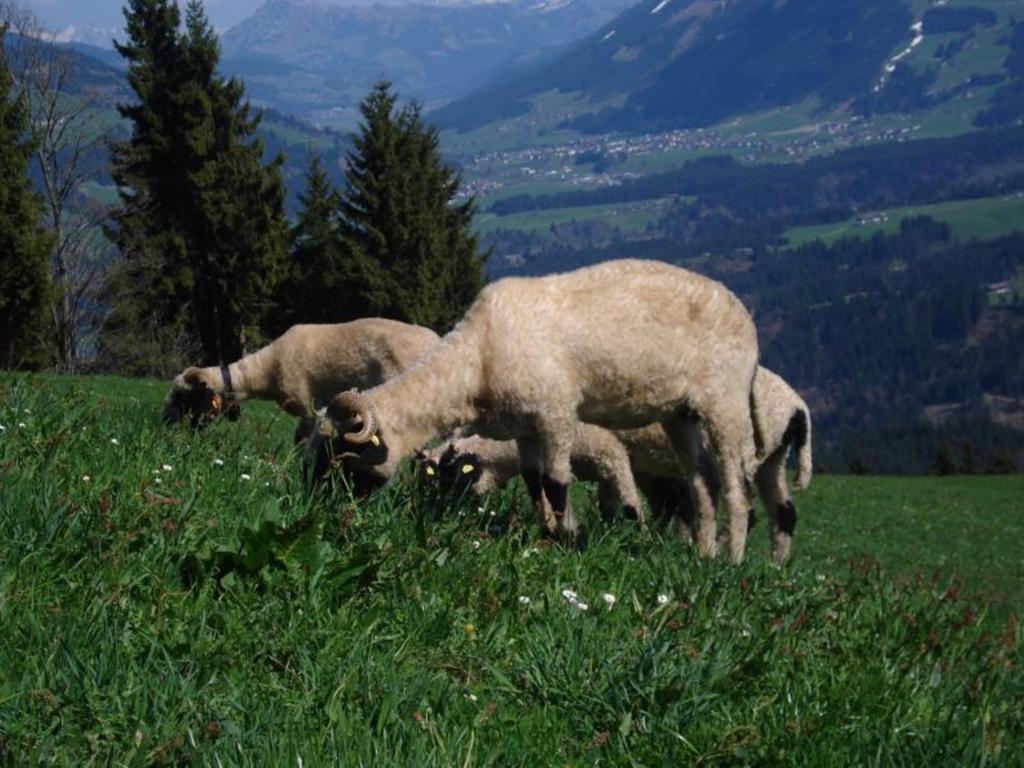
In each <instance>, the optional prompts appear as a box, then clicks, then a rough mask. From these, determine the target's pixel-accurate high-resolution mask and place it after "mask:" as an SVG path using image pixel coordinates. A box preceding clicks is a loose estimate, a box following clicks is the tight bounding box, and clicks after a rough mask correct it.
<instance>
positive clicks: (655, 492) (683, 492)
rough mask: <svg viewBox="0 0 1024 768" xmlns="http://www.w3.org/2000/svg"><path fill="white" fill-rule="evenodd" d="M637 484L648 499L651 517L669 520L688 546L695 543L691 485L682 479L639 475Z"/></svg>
mask: <svg viewBox="0 0 1024 768" xmlns="http://www.w3.org/2000/svg"><path fill="white" fill-rule="evenodd" d="M636 484H637V486H638V487H639V489H640V491H641V492H642V493H643V494H644V496H646V497H647V506H648V507H650V510H651V517H652V518H653V519H655V520H658V519H667V520H668V521H669V525H670V526H671V527H672V529H673V530H674V531H675V532H676V533H678V534H679V535H680V536H682V537H683V539H684V540H685V541H686V543H687V544H692V543H693V530H694V511H693V502H692V500H691V498H690V489H689V485H688V484H687V483H686V482H685V481H684V480H683V479H682V478H680V479H670V478H667V477H654V476H653V475H645V474H638V475H637V476H636Z"/></svg>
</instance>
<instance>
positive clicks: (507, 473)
mask: <svg viewBox="0 0 1024 768" xmlns="http://www.w3.org/2000/svg"><path fill="white" fill-rule="evenodd" d="M416 460H417V463H418V464H419V465H420V466H421V467H422V468H423V470H424V471H425V472H426V473H427V474H428V475H430V476H432V477H433V478H434V479H435V480H436V481H437V482H438V483H439V485H440V486H441V487H442V488H444V489H456V488H459V489H461V488H466V487H468V488H470V489H471V490H472V491H473V493H474V494H476V495H477V496H482V495H484V494H485V493H489V492H490V491H494V490H497V489H499V488H501V487H503V486H504V485H505V484H506V483H507V482H508V481H509V480H511V479H512V478H513V477H515V476H516V475H518V474H519V473H520V467H519V448H518V447H517V446H516V441H515V440H488V439H487V438H485V437H480V436H479V435H472V436H470V437H462V438H459V439H457V440H452V441H451V442H447V443H443V444H442V445H441V446H439V447H437V448H432V449H429V450H425V451H420V452H419V453H418V454H416ZM571 463H572V472H573V475H575V477H576V479H578V480H587V481H592V482H596V483H597V484H598V500H599V505H600V508H601V512H602V514H603V515H604V516H605V517H606V518H609V517H610V516H611V515H612V513H614V512H615V510H616V508H617V507H618V506H620V505H621V506H622V507H623V510H624V511H625V514H626V516H627V517H629V518H631V519H635V520H637V522H638V523H639V524H640V525H641V526H643V525H644V524H645V521H644V516H643V507H642V506H641V504H640V495H639V493H638V492H637V489H636V484H635V483H634V480H633V473H632V471H631V469H630V466H629V457H628V456H627V454H626V451H625V449H624V448H623V446H622V443H620V442H619V441H618V439H616V437H615V435H614V433H612V432H610V431H608V430H606V429H602V428H601V427H596V426H594V425H592V424H581V425H580V426H579V431H578V433H577V436H576V440H575V442H574V443H573V447H572V458H571Z"/></svg>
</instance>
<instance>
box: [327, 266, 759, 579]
mask: <svg viewBox="0 0 1024 768" xmlns="http://www.w3.org/2000/svg"><path fill="white" fill-rule="evenodd" d="M756 367H757V333H756V331H755V329H754V323H753V321H752V320H751V317H750V314H749V313H748V312H747V310H746V309H745V308H744V306H743V304H742V303H741V302H740V301H739V299H737V298H736V297H735V296H734V295H733V294H732V293H731V292H730V291H729V290H728V289H726V288H725V286H723V285H722V284H721V283H718V282H716V281H714V280H710V279H708V278H706V277H703V276H701V275H698V274H696V273H693V272H689V271H687V270H685V269H681V268H679V267H673V266H671V265H668V264H664V263H660V262H655V261H640V260H631V259H630V260H622V261H610V262H605V263H602V264H598V265H595V266H592V267H585V268H583V269H580V270H577V271H575V272H569V273H565V274H558V275H549V276H547V277H538V278H506V279H504V280H500V281H498V282H496V283H492V284H491V285H489V286H487V287H485V288H484V289H483V290H482V291H481V292H480V295H479V296H478V297H477V299H476V301H474V303H473V305H472V306H471V307H470V308H469V311H468V312H467V313H466V316H465V317H464V318H463V319H462V321H461V322H460V323H459V324H458V325H457V326H456V328H455V329H454V330H453V331H452V332H451V333H449V334H448V335H447V336H446V337H445V338H444V339H442V341H441V343H440V344H439V345H437V346H436V347H435V348H434V349H433V350H432V351H431V352H430V353H429V354H428V355H427V357H425V358H424V359H422V360H421V361H420V362H419V363H418V364H417V365H415V366H413V368H411V369H410V370H409V371H407V372H406V373H404V374H402V375H400V376H398V377H396V378H395V379H392V380H391V381H388V382H386V383H384V384H382V385H380V386H377V387H374V388H373V389H371V390H369V391H367V392H363V393H358V392H344V393H341V394H339V395H338V396H336V397H335V398H333V399H332V400H331V401H330V403H329V404H328V406H327V412H326V416H327V418H325V419H324V420H323V421H322V422H321V426H320V430H319V431H320V435H321V442H326V443H329V444H330V446H331V448H332V449H333V450H334V452H335V455H336V456H338V457H339V458H340V459H342V460H344V461H345V462H346V463H347V464H351V465H352V467H353V468H354V469H355V470H356V471H357V472H362V473H369V474H371V475H374V476H376V477H378V478H381V479H388V478H390V477H392V476H393V474H394V472H395V470H396V469H397V467H398V464H399V462H400V461H401V460H402V459H403V458H404V457H406V456H408V455H409V454H411V453H412V452H413V451H415V450H416V449H417V448H419V447H421V446H422V445H424V444H425V443H426V442H427V441H428V440H430V439H431V438H432V437H434V436H436V435H439V434H444V433H446V432H448V431H450V430H451V429H452V428H454V427H456V426H459V425H472V428H473V431H475V432H476V433H477V434H480V435H482V436H485V437H490V438H496V439H515V440H516V441H517V443H518V446H519V454H520V458H521V461H522V466H523V475H524V478H525V480H526V482H527V487H528V488H529V490H530V494H531V497H532V498H533V499H534V501H535V504H537V506H538V509H540V510H541V511H543V509H544V506H543V505H544V504H545V501H546V503H549V504H550V507H551V510H552V512H553V514H554V516H555V521H556V527H557V529H558V530H557V532H559V533H566V534H569V535H575V533H576V524H575V521H574V520H573V519H572V514H571V509H570V507H569V503H568V486H569V482H570V480H571V467H570V456H571V450H572V444H573V441H574V439H575V432H576V425H577V424H578V423H579V422H580V421H583V422H587V423H594V424H598V425H600V426H604V427H608V428H631V427H637V426H640V425H643V424H648V423H651V422H659V423H661V424H662V425H663V426H664V428H665V431H666V433H667V434H668V436H669V439H670V441H671V442H672V445H673V446H674V447H675V448H676V450H677V453H678V454H679V456H680V458H681V460H683V461H686V460H688V459H689V457H692V456H696V455H698V453H697V451H698V450H699V449H695V448H693V444H694V443H695V442H699V436H700V430H699V428H698V427H697V421H698V419H699V420H700V423H701V424H702V425H703V427H704V429H705V431H706V433H707V436H708V444H709V447H710V455H711V457H712V459H713V461H714V462H715V464H716V467H717V469H718V476H719V477H720V479H721V482H722V489H723V496H724V498H725V503H726V506H727V508H728V510H729V526H728V529H729V547H730V556H731V558H732V560H733V561H734V562H740V561H741V560H742V558H743V549H744V545H745V541H746V532H747V501H746V495H745V487H744V485H745V481H746V480H747V479H748V478H752V472H753V467H754V463H755V434H754V428H753V423H752V414H751V387H752V385H753V379H754V372H755V369H756ZM687 475H688V476H689V477H691V478H692V482H693V484H694V486H695V491H696V492H697V495H698V499H699V503H705V501H704V496H705V495H706V493H702V492H701V488H700V485H701V479H700V477H699V476H697V475H696V473H693V472H688V473H687ZM706 517H707V516H706V515H702V516H700V520H706ZM716 544H717V542H716V540H715V535H714V531H713V530H710V531H708V530H698V548H699V550H700V551H701V552H702V553H703V554H705V555H712V554H714V552H715V550H716Z"/></svg>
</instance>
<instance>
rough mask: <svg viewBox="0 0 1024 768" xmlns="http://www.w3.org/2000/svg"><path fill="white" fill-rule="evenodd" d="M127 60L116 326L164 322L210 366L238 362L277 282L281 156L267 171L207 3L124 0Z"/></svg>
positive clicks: (118, 163)
mask: <svg viewBox="0 0 1024 768" xmlns="http://www.w3.org/2000/svg"><path fill="white" fill-rule="evenodd" d="M125 15H126V19H127V31H128V37H129V42H128V43H126V44H124V45H118V46H117V48H118V51H119V52H120V53H121V54H122V55H123V56H124V57H125V58H126V59H127V60H128V63H129V74H128V78H129V84H130V85H131V86H132V89H133V90H134V92H135V95H136V97H137V102H136V103H134V104H131V105H122V106H119V109H120V111H121V114H122V115H123V116H124V117H125V118H127V119H128V120H129V121H130V122H131V124H132V136H131V138H130V139H129V140H128V141H127V142H124V143H121V144H119V145H116V146H115V147H114V164H113V175H114V179H115V181H117V183H118V186H119V188H120V189H121V205H120V206H119V208H118V209H117V210H116V211H115V213H114V217H113V218H114V226H113V227H112V228H111V235H112V237H113V239H114V240H115V242H116V243H117V244H118V245H119V247H120V248H121V250H122V253H123V255H124V257H125V261H126V265H127V266H128V269H126V270H125V271H124V276H123V277H122V283H123V284H122V285H121V286H120V290H117V286H115V293H116V294H117V302H116V303H117V309H116V311H115V314H114V318H113V320H114V322H113V323H112V324H111V326H110V327H111V328H112V329H114V330H117V329H118V325H120V328H121V330H122V331H126V332H129V333H131V332H133V331H135V330H137V329H138V328H139V327H163V328H165V329H167V328H169V329H171V331H172V332H184V333H186V334H187V335H188V336H190V337H192V338H194V339H196V340H197V341H198V343H199V345H200V348H201V358H202V361H203V362H205V363H208V364H210V363H217V362H225V361H228V360H232V359H235V358H237V357H239V356H240V355H241V354H243V352H244V351H245V349H246V348H247V347H249V346H252V345H254V344H255V343H257V342H259V341H260V331H259V326H260V324H261V322H262V321H263V320H264V316H265V314H266V313H267V311H268V309H269V308H270V305H271V297H272V291H273V288H274V285H275V283H276V282H277V280H278V277H279V274H278V273H279V270H280V260H281V259H282V257H283V255H284V249H285V244H286V236H287V228H286V224H285V221H284V189H283V186H282V183H281V176H280V165H281V162H282V160H281V158H280V157H279V158H277V159H276V160H274V161H273V162H271V163H270V164H268V165H263V164H262V155H263V145H262V143H261V142H260V141H259V140H258V139H256V138H255V137H254V136H253V134H254V133H255V131H256V128H257V127H258V125H259V122H260V116H259V115H258V114H253V113H252V111H251V110H250V107H249V104H248V102H246V101H245V89H244V87H243V85H242V83H241V82H240V81H238V80H237V79H235V78H229V79H225V78H223V77H221V76H220V75H218V74H217V65H218V63H219V60H220V47H219V43H218V41H217V37H216V34H215V33H214V31H213V29H212V28H211V27H210V25H209V22H208V21H207V19H206V16H205V13H204V11H203V8H202V4H201V3H200V2H198V0H190V2H189V3H188V5H187V7H186V10H185V25H184V30H183V31H179V26H180V25H181V16H180V13H179V12H178V10H177V6H176V5H175V3H174V2H173V1H172V0H129V5H128V7H127V8H126V10H125Z"/></svg>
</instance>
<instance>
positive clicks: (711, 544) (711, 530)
mask: <svg viewBox="0 0 1024 768" xmlns="http://www.w3.org/2000/svg"><path fill="white" fill-rule="evenodd" d="M662 426H663V427H664V428H665V434H667V435H668V438H669V441H670V442H671V443H672V447H673V448H674V449H675V451H676V454H677V455H678V456H679V463H680V465H681V467H682V470H683V473H684V474H685V475H686V478H687V482H686V486H687V487H686V491H687V494H688V495H689V501H690V506H691V507H692V509H693V510H694V515H693V518H692V524H691V526H690V530H691V536H692V538H693V540H695V541H696V542H697V552H698V553H699V554H700V555H701V557H714V556H715V554H716V553H717V551H718V542H717V541H716V538H715V501H714V499H713V497H712V495H711V488H712V484H711V483H710V482H709V479H708V477H706V476H705V474H704V473H702V472H700V471H699V470H698V459H699V456H700V422H699V421H698V420H697V418H696V416H695V415H694V414H692V413H690V412H686V413H684V414H681V415H680V416H678V417H676V418H675V419H673V420H672V421H669V422H665V423H663V424H662ZM684 522H685V521H684Z"/></svg>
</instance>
